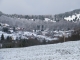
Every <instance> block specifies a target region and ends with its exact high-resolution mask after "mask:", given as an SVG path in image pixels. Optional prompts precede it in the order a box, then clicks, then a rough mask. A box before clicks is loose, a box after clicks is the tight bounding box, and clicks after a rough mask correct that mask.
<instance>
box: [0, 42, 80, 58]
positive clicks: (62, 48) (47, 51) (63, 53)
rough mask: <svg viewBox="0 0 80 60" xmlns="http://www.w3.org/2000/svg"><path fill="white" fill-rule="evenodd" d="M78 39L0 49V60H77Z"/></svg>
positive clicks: (78, 52)
mask: <svg viewBox="0 0 80 60" xmlns="http://www.w3.org/2000/svg"><path fill="white" fill-rule="evenodd" d="M79 58H80V41H74V42H65V43H59V44H51V45H40V46H33V47H25V48H11V49H8V48H7V49H0V60H79Z"/></svg>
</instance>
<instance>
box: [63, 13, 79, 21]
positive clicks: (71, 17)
mask: <svg viewBox="0 0 80 60" xmlns="http://www.w3.org/2000/svg"><path fill="white" fill-rule="evenodd" d="M76 17H77V20H78V19H79V21H80V14H75V15H72V16H69V17H64V19H65V20H67V21H73V20H74V19H75V18H76Z"/></svg>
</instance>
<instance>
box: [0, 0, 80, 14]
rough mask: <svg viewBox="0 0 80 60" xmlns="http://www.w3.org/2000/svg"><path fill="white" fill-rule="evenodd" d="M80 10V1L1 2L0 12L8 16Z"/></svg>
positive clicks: (26, 0)
mask: <svg viewBox="0 0 80 60" xmlns="http://www.w3.org/2000/svg"><path fill="white" fill-rule="evenodd" d="M79 8H80V0H0V11H2V12H3V13H7V14H23V15H28V14H29V15H45V14H52V15H54V14H58V13H64V12H67V11H71V10H74V9H79Z"/></svg>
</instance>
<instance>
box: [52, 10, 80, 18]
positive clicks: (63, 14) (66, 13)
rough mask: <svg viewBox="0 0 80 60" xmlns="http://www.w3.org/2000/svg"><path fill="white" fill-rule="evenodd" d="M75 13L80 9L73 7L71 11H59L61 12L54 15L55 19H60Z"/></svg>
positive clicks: (78, 12) (79, 11)
mask: <svg viewBox="0 0 80 60" xmlns="http://www.w3.org/2000/svg"><path fill="white" fill-rule="evenodd" d="M75 14H80V9H75V10H73V11H69V12H65V13H61V14H56V15H54V17H55V20H62V19H64V17H69V16H72V15H75Z"/></svg>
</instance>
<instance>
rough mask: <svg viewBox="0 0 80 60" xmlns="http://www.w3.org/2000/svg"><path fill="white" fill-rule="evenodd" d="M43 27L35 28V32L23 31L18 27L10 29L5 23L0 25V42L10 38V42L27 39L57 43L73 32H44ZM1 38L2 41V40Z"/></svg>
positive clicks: (0, 44) (0, 45)
mask: <svg viewBox="0 0 80 60" xmlns="http://www.w3.org/2000/svg"><path fill="white" fill-rule="evenodd" d="M43 27H44V26H43V25H41V26H37V28H36V29H37V30H32V31H25V28H20V27H11V26H10V25H8V24H6V23H0V41H2V40H4V41H5V40H6V39H8V37H10V38H11V40H12V41H14V42H16V43H17V41H19V40H24V39H25V40H29V39H37V40H38V41H40V42H43V41H44V40H45V42H48V41H57V40H59V39H60V38H64V39H65V38H68V37H70V36H71V35H72V32H73V31H74V30H68V31H64V30H55V31H49V30H48V29H46V30H44V29H43ZM2 36H3V37H4V39H2ZM0 47H2V43H1V42H0Z"/></svg>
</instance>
